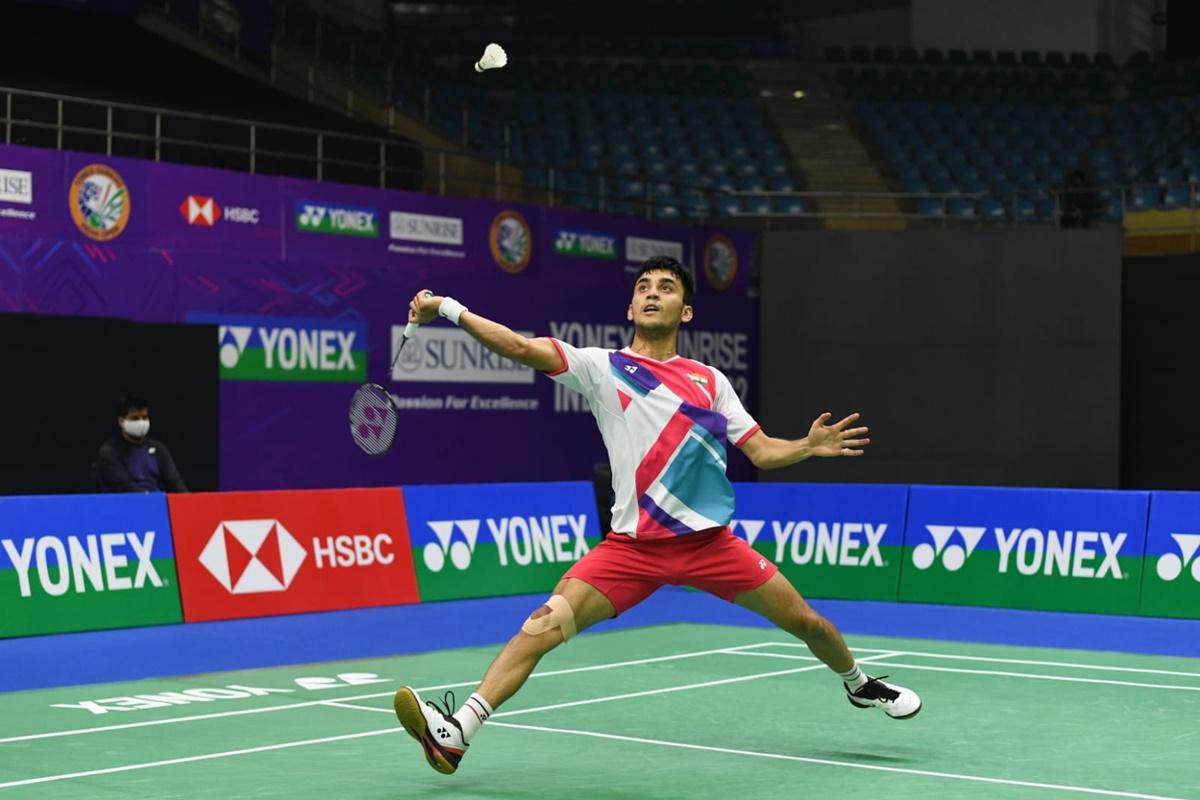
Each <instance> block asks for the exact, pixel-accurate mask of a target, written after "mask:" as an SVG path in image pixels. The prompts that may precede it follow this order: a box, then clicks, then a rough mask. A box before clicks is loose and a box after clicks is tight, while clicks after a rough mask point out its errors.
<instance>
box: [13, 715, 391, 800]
mask: <svg viewBox="0 0 1200 800" xmlns="http://www.w3.org/2000/svg"><path fill="white" fill-rule="evenodd" d="M402 730H403V728H397V727H391V728H383V729H381V730H377V731H363V732H362V733H347V734H344V735H342V736H326V737H324V738H322V739H305V740H303V741H298V742H282V743H280V744H268V745H263V746H262V747H247V748H245V749H242V750H226V751H224V752H221V753H205V754H204V755H200V756H183V757H182V758H168V759H166V760H164V761H146V762H143V763H141V764H125V765H124V766H120V767H105V768H103V769H90V770H87V771H85V772H66V773H63V774H61V775H46V776H44V777H41V778H26V779H24V780H19V781H9V782H8V783H0V789H11V788H13V787H15V786H31V785H33V784H35V783H53V782H54V781H66V780H71V779H72V778H90V777H92V776H93V775H111V774H112V773H114V772H130V771H132V770H135V769H150V768H151V767H169V766H171V765H173V764H188V763H191V762H193V761H209V760H212V759H214V758H228V757H229V756H244V755H249V754H250V753H265V752H268V751H270V750H286V749H288V748H290V747H304V746H306V745H310V744H325V743H326V742H341V741H345V740H346V739H362V738H364V737H367V736H381V735H383V734H387V733H399V732H400V731H402Z"/></svg>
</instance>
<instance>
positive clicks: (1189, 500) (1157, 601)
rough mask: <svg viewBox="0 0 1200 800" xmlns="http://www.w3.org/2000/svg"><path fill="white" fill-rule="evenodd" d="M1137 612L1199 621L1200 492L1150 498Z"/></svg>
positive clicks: (1162, 494)
mask: <svg viewBox="0 0 1200 800" xmlns="http://www.w3.org/2000/svg"><path fill="white" fill-rule="evenodd" d="M1141 613H1143V614H1150V615H1153V616H1159V617H1190V618H1193V619H1200V492H1154V493H1153V494H1151V495H1150V530H1149V533H1148V535H1147V537H1146V564H1145V568H1144V570H1143V577H1142V606H1141Z"/></svg>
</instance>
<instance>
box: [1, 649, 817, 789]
mask: <svg viewBox="0 0 1200 800" xmlns="http://www.w3.org/2000/svg"><path fill="white" fill-rule="evenodd" d="M815 669H826V667H825V665H824V664H814V665H811V666H807V667H796V668H794V669H787V670H776V671H774V672H764V673H758V674H754V675H739V676H737V677H734V678H721V679H719V680H716V681H704V682H702V683H696V684H688V685H686V686H667V687H661V688H659V689H650V690H647V691H643V692H632V693H626V694H619V695H611V696H608V697H599V698H587V699H584V700H576V701H572V702H568V703H554V704H552V705H547V706H536V707H533V708H522V709H516V710H513V711H502V712H499V713H497V714H493V715H492V717H493V718H495V717H502V716H516V715H518V714H531V713H534V712H536V711H550V710H553V709H557V708H566V707H569V706H580V705H591V704H594V703H604V702H609V701H612V700H625V699H628V698H631V697H644V696H647V695H653V694H666V693H669V692H678V691H683V690H685V689H700V688H704V687H707V686H716V685H720V684H727V683H741V682H745V681H751V680H758V679H760V678H773V677H777V676H780V675H792V674H795V673H799V672H810V671H812V670H815ZM418 691H420V690H418ZM390 694H392V693H391V692H386V693H382V694H376V695H373V696H374V697H385V696H388V695H390ZM337 702H338V700H336V699H331V700H322V701H319V702H318V703H317V704H318V705H323V706H329V705H332V704H334V703H337ZM341 707H343V708H350V707H352V706H345V705H343V706H341ZM353 708H356V709H357V710H370V711H375V710H376V709H373V708H371V709H367V708H366V707H363V706H354V707H353ZM379 710H385V709H379ZM385 711H386V710H385ZM402 730H403V728H400V727H395V726H394V727H391V728H387V729H382V730H375V731H364V732H361V733H352V734H341V735H338V736H326V737H322V738H319V739H303V740H299V741H295V742H279V743H276V744H270V745H262V746H259V747H247V748H241V749H238V750H226V751H222V752H218V753H202V754H200V755H194V756H179V757H177V758H168V759H163V760H161V761H147V762H142V763H139V764H122V765H119V766H116V767H101V768H98V769H92V770H81V771H78V772H67V773H61V774H58V775H42V776H39V777H36V778H21V779H18V780H15V781H6V782H4V783H0V790H2V789H13V788H16V787H18V786H32V785H35V784H40V783H55V782H57V781H65V780H74V779H76V778H88V777H94V776H96V775H111V774H114V773H118V772H130V771H133V770H138V769H153V768H156V767H168V766H173V765H175V764H187V763H191V762H195V761H207V760H212V759H217V758H228V757H231V756H242V755H250V754H252V753H264V752H270V751H272V750H286V749H289V748H293V747H307V746H308V745H313V744H325V743H328V742H338V741H343V740H346V739H356V738H362V737H366V736H379V735H382V734H385V733H399V732H400V731H402Z"/></svg>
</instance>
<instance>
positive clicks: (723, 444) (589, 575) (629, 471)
mask: <svg viewBox="0 0 1200 800" xmlns="http://www.w3.org/2000/svg"><path fill="white" fill-rule="evenodd" d="M693 289H694V284H693V279H692V275H691V273H690V272H689V271H688V270H687V269H685V268H684V267H683V265H681V264H680V263H679V262H678V261H677V260H675V259H673V258H669V257H665V256H658V257H655V258H651V259H648V260H647V261H645V262H644V263H643V264H642V265H641V267H640V269H639V270H638V272H637V275H636V276H635V278H634V283H633V297H632V299H631V300H630V302H629V307H628V309H627V310H626V316H627V318H628V319H629V320H630V321H631V322H632V323H633V327H634V335H633V342H632V343H631V344H630V345H629V347H626V348H623V349H621V350H606V349H602V348H597V347H583V348H577V347H572V346H571V345H569V344H567V343H566V342H562V341H559V340H557V339H551V338H528V337H525V336H522V335H521V334H518V333H515V332H513V331H512V330H510V329H509V328H507V327H505V326H504V325H501V324H499V323H497V322H493V321H491V320H489V319H486V318H484V317H483V316H481V315H479V314H476V313H474V312H471V311H468V310H467V309H466V307H464V306H463V304H462V303H460V302H459V301H457V300H455V299H454V298H451V297H439V296H432V297H426V296H424V293H423V292H419V293H418V294H417V296H416V297H415V298H413V301H412V304H411V306H410V309H409V319H410V321H415V322H418V323H421V324H426V323H429V322H431V321H433V320H434V318H435V317H436V316H438V315H441V316H442V317H445V318H447V319H448V320H450V321H451V322H453V323H454V324H456V325H458V326H459V327H461V328H462V329H463V330H465V331H466V332H467V333H469V334H471V335H472V336H473V337H475V338H476V339H478V340H479V341H480V342H482V343H483V344H484V345H485V346H487V347H488V348H489V349H491V350H492V351H494V352H496V353H498V354H500V355H502V356H507V357H508V358H511V359H513V360H514V361H517V362H519V363H521V364H525V365H526V366H529V367H532V368H534V369H537V370H540V371H542V372H544V373H545V374H546V375H548V376H549V377H550V378H551V379H552V380H555V381H558V382H559V383H561V384H563V385H564V386H566V387H567V388H569V389H572V390H574V391H576V392H579V393H580V394H582V395H583V396H584V397H585V398H586V399H587V401H588V404H589V405H590V407H591V410H592V414H593V415H594V416H595V418H596V423H597V424H598V425H599V427H600V434H601V436H602V437H603V438H604V444H605V447H606V448H607V449H608V458H609V462H610V464H611V465H612V475H613V491H614V493H615V496H616V499H615V502H614V504H613V509H612V512H613V517H612V532H611V534H610V535H608V536H607V537H606V538H605V539H604V541H602V542H601V543H600V544H599V545H597V546H596V547H595V548H594V549H592V550H591V551H590V552H589V553H588V554H587V555H585V556H584V557H583V558H582V559H580V560H579V561H578V562H576V563H575V564H574V565H573V566H572V567H571V568H570V569H569V570H567V572H566V574H565V575H564V576H563V578H562V580H560V581H559V583H558V585H557V586H556V587H555V588H554V591H553V593H552V594H551V596H550V598H549V599H547V601H546V603H545V604H544V605H542V606H541V607H539V608H537V609H535V610H534V611H533V613H532V614H530V616H529V618H528V619H526V620H525V622H524V624H523V625H522V626H521V629H520V630H519V631H518V632H517V634H516V635H515V636H514V637H513V638H512V639H511V640H510V641H509V642H508V644H507V645H505V647H504V649H503V650H501V651H500V654H499V655H498V656H496V659H495V660H494V661H493V662H492V664H491V666H490V667H488V669H487V672H486V673H485V674H484V676H483V680H482V682H481V683H480V684H479V686H478V688H477V689H476V690H475V692H473V693H472V694H471V696H470V697H469V698H468V699H467V701H466V702H465V703H464V704H463V705H462V707H461V708H458V709H457V710H455V709H454V708H453V704H454V699H453V695H452V694H449V693H448V695H447V697H446V698H443V705H444V707H442V708H439V707H438V706H437V705H436V704H435V703H434V702H430V701H425V702H423V701H422V699H421V698H420V697H419V696H418V695H417V693H416V691H414V690H413V689H412V688H411V687H408V686H404V687H401V688H400V689H399V690H398V691H397V692H396V695H395V709H396V716H397V717H398V718H399V720H400V723H401V724H402V725H403V726H404V729H405V730H406V731H407V732H408V733H409V735H411V736H412V737H413V738H415V739H416V740H417V741H419V742H420V743H421V747H422V749H423V750H424V752H425V759H426V760H427V761H428V762H429V765H430V766H432V767H433V768H434V769H436V770H437V771H438V772H443V773H452V772H454V771H455V770H456V769H458V765H459V763H460V761H461V760H462V758H463V755H464V754H465V753H466V751H467V747H468V746H469V744H470V742H471V739H472V737H473V736H474V735H475V734H476V733H477V732H478V731H479V729H480V728H481V727H482V726H483V724H484V723H485V722H486V721H487V719H488V717H489V716H490V715H491V714H492V713H493V712H494V711H495V710H496V709H497V708H499V707H500V705H501V704H502V703H504V702H505V701H507V700H508V699H509V698H510V697H512V696H513V695H514V694H515V693H516V692H517V691H518V690H519V689H520V688H521V686H522V684H524V683H525V679H526V678H528V677H529V675H530V673H532V672H533V670H534V667H536V666H537V664H538V662H539V661H540V660H541V658H542V657H543V656H544V655H546V654H547V653H549V652H550V651H551V650H553V649H554V648H556V647H558V646H559V645H560V644H562V643H564V642H565V641H567V640H568V639H570V638H571V636H573V635H574V634H575V633H576V632H578V631H581V630H584V629H586V628H587V627H589V626H591V625H594V624H595V623H597V622H600V621H601V620H605V619H608V618H610V617H614V616H616V615H617V614H620V613H623V612H625V611H627V610H629V609H631V608H633V607H634V606H636V605H637V604H638V603H640V602H641V601H643V600H645V599H646V598H647V597H649V596H650V595H651V594H653V593H654V592H655V590H657V589H658V588H659V587H661V586H663V585H664V584H672V585H686V586H692V587H695V588H697V589H702V590H704V591H707V592H710V593H712V594H714V595H716V596H718V597H721V598H723V599H725V600H728V601H732V602H734V603H737V604H738V605H740V606H743V607H745V608H748V609H750V610H751V611H753V612H755V613H757V614H760V615H762V616H763V617H765V618H767V619H768V620H770V621H771V622H773V623H775V624H776V625H778V626H779V627H780V628H782V629H783V630H785V631H786V632H788V633H790V634H792V635H793V636H795V637H797V638H799V639H800V640H802V641H803V642H804V643H805V644H806V645H808V647H809V649H810V650H811V651H812V653H813V655H815V656H816V657H817V658H818V659H820V660H821V661H822V662H824V663H825V664H826V665H827V666H828V667H829V668H830V669H831V670H833V671H834V672H835V673H837V674H838V676H839V677H840V678H841V680H842V684H843V689H844V691H845V693H846V697H847V699H848V700H849V701H850V703H851V705H854V706H856V707H858V708H879V709H881V710H882V711H883V713H885V714H887V715H888V716H889V717H892V718H894V719H908V718H910V717H913V716H915V715H916V714H917V712H919V711H920V710H921V699H920V698H919V697H918V696H917V694H916V693H915V692H913V691H911V690H910V689H906V688H904V687H902V686H897V685H895V684H891V683H884V682H883V681H882V680H880V679H879V678H873V677H870V676H868V675H866V674H865V673H863V671H862V670H861V669H860V668H859V667H858V665H857V664H856V663H855V660H854V657H853V656H852V655H851V654H850V651H849V649H847V647H846V643H845V642H844V641H843V640H842V636H841V634H840V633H838V630H837V628H835V627H834V626H833V624H832V623H831V622H829V620H827V619H825V618H824V617H822V616H821V615H820V614H818V613H817V612H816V611H814V610H813V609H812V608H811V607H810V606H809V605H808V604H807V603H806V602H805V601H804V599H803V598H802V597H801V596H800V594H799V593H798V592H797V591H796V589H795V588H794V587H793V586H792V585H791V583H789V582H788V580H787V579H786V578H785V577H784V576H783V575H782V574H780V573H779V570H778V569H777V568H776V566H775V565H774V564H772V563H771V562H769V561H768V560H767V559H765V558H763V557H762V556H760V555H759V554H758V553H757V552H755V551H754V550H753V549H752V548H751V547H750V545H748V544H747V543H746V542H745V541H744V540H742V539H739V538H737V537H736V536H734V535H733V533H732V532H731V531H730V529H729V523H730V520H731V519H732V517H733V487H732V485H731V484H730V483H729V479H728V478H727V477H726V475H725V463H726V457H727V456H726V448H727V444H729V443H732V444H733V446H735V447H737V448H739V449H740V450H741V451H742V452H743V453H744V454H745V455H746V456H747V457H749V459H750V461H751V462H753V463H754V465H755V466H756V467H758V468H759V469H773V468H776V467H786V466H788V465H790V464H795V463H797V462H799V461H804V460H805V459H807V458H812V457H814V456H817V457H824V458H837V457H843V458H856V457H858V456H861V455H862V454H863V448H864V447H865V446H867V445H868V444H870V439H867V438H865V437H866V434H867V428H866V427H863V426H858V427H852V426H853V425H854V424H855V422H857V420H858V417H859V415H858V414H851V415H849V416H848V417H846V418H844V419H842V420H840V421H838V422H835V423H832V424H830V419H831V416H830V414H828V413H826V414H821V415H820V416H819V417H817V419H816V420H815V421H814V422H813V423H812V426H811V428H810V429H809V432H808V436H806V437H805V438H803V439H796V440H785V439H775V438H772V437H770V436H767V434H766V433H764V432H763V431H762V429H761V428H760V426H759V425H757V424H756V423H755V421H754V419H753V418H751V416H750V415H749V414H748V413H747V412H746V410H745V409H744V408H743V407H742V404H741V402H740V401H739V399H738V396H737V394H736V393H735V392H734V390H733V387H732V386H731V385H730V383H729V379H728V378H726V377H725V375H723V374H722V373H721V372H720V371H719V370H717V369H715V368H713V367H710V366H707V365H706V364H702V363H700V362H698V361H692V360H691V359H687V358H684V357H682V356H680V355H679V354H678V353H677V352H676V349H675V348H676V337H677V335H678V332H679V326H680V325H681V324H683V323H685V322H690V321H691V319H692V317H693V315H694V313H695V312H694V310H693V308H692V306H691V300H692V292H693Z"/></svg>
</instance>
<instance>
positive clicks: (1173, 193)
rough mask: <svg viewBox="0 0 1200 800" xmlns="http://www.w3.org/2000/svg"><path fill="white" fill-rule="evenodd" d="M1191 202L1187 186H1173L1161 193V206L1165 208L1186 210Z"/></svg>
mask: <svg viewBox="0 0 1200 800" xmlns="http://www.w3.org/2000/svg"><path fill="white" fill-rule="evenodd" d="M1191 202H1192V192H1191V189H1190V188H1189V187H1187V186H1180V185H1178V184H1175V185H1172V186H1168V187H1167V188H1166V189H1165V190H1164V191H1163V199H1162V204H1163V205H1164V206H1166V207H1167V208H1186V207H1187V206H1189V205H1191Z"/></svg>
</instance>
